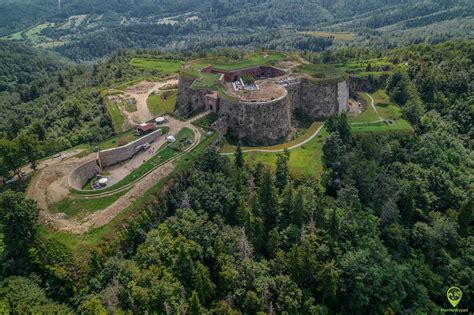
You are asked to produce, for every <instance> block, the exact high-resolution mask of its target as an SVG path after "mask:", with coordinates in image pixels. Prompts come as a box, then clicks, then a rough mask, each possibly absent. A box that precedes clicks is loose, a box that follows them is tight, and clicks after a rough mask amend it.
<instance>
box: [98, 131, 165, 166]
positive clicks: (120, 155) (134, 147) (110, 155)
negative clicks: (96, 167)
mask: <svg viewBox="0 0 474 315" xmlns="http://www.w3.org/2000/svg"><path fill="white" fill-rule="evenodd" d="M162 134H163V132H162V131H161V129H158V130H155V131H153V132H151V133H149V134H147V135H145V136H143V137H141V138H140V139H137V140H135V141H133V142H130V143H128V144H127V145H124V146H121V147H118V148H113V149H108V150H103V151H100V152H99V159H100V163H101V166H102V167H103V168H106V167H108V166H112V165H114V164H117V163H120V162H122V161H125V160H128V159H131V158H132V157H133V156H134V155H135V154H137V153H138V152H139V151H141V148H140V146H142V145H144V144H145V143H150V142H153V141H155V140H156V139H157V138H158V137H159V136H161V135H162Z"/></svg>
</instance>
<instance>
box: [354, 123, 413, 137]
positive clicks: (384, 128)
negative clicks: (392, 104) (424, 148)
mask: <svg viewBox="0 0 474 315" xmlns="http://www.w3.org/2000/svg"><path fill="white" fill-rule="evenodd" d="M351 129H352V133H354V134H357V133H363V132H374V133H388V132H402V133H411V132H413V127H412V126H411V125H410V123H409V122H408V121H406V120H404V119H399V120H396V121H394V122H393V124H387V123H385V122H383V121H381V122H377V123H364V124H358V125H351Z"/></svg>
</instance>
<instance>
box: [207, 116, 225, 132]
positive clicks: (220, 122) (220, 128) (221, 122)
mask: <svg viewBox="0 0 474 315" xmlns="http://www.w3.org/2000/svg"><path fill="white" fill-rule="evenodd" d="M211 127H212V128H214V129H215V130H216V131H217V132H218V133H219V134H220V135H221V136H223V135H225V134H226V133H227V118H226V116H221V117H219V118H218V119H217V120H216V121H215V122H214V123H213V124H212V125H211Z"/></svg>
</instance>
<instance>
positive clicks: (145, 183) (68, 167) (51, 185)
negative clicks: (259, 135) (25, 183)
mask: <svg viewBox="0 0 474 315" xmlns="http://www.w3.org/2000/svg"><path fill="white" fill-rule="evenodd" d="M205 115H207V113H203V114H201V115H198V116H196V117H194V118H192V119H190V120H188V121H181V120H178V119H175V118H173V117H167V119H168V123H167V124H165V126H168V127H169V128H170V132H169V134H172V135H176V134H177V133H178V132H179V131H180V130H181V129H183V128H189V129H190V130H192V131H193V132H194V142H193V143H192V144H191V146H190V147H189V148H187V149H186V150H185V151H184V152H183V153H180V154H179V155H177V156H175V157H174V158H172V159H171V160H170V161H168V162H166V163H165V164H163V165H161V166H159V167H158V168H156V169H154V170H153V171H151V172H150V173H148V174H146V175H145V176H143V177H142V178H140V179H139V180H138V181H136V182H134V183H133V184H132V185H130V186H129V188H128V189H130V190H129V191H128V192H127V193H125V195H123V196H122V197H121V198H119V199H117V200H116V201H115V202H114V203H113V204H111V205H110V206H108V207H107V208H105V209H103V210H101V211H98V212H95V213H91V214H89V215H88V216H86V217H85V218H83V219H82V220H75V219H65V218H64V217H62V216H61V215H58V214H53V213H50V212H49V211H48V204H51V203H54V202H58V201H60V200H62V199H64V198H67V197H68V196H70V195H69V186H68V184H67V179H68V176H69V174H70V173H71V172H72V171H73V170H74V169H75V168H76V167H78V166H79V165H81V164H82V163H84V162H87V161H89V160H91V159H93V158H95V153H94V154H91V155H88V156H86V157H84V158H81V159H78V158H71V159H70V160H67V161H63V162H61V163H56V164H54V165H50V166H49V167H48V166H47V167H45V168H44V169H42V170H41V171H40V172H38V173H37V174H36V175H35V177H34V178H33V180H32V182H31V184H30V187H29V188H28V192H27V197H28V198H31V199H34V200H36V201H37V202H38V206H39V207H40V208H41V209H42V211H41V213H40V215H41V219H42V220H43V222H45V223H47V224H48V225H50V226H52V227H54V228H55V229H57V230H60V231H64V232H69V233H74V234H82V233H86V232H87V231H89V230H90V229H91V228H94V227H100V226H102V225H105V224H107V223H109V222H110V221H111V220H112V219H113V218H115V217H116V216H117V215H118V214H119V213H120V212H122V211H123V210H124V209H126V208H127V207H129V206H130V205H131V204H132V203H133V202H134V201H135V200H136V199H137V198H140V197H141V196H142V195H143V194H144V193H145V192H146V191H147V190H149V189H150V187H152V186H153V185H154V184H155V183H156V182H158V181H159V180H160V179H162V178H163V177H166V176H168V175H169V174H170V173H171V172H172V171H173V169H174V167H175V163H176V161H177V160H178V159H179V158H180V157H181V156H182V155H183V154H185V153H186V152H189V151H191V150H193V149H194V148H195V147H196V146H197V145H198V144H199V142H200V140H201V133H200V132H199V130H198V129H197V128H196V127H195V126H194V125H192V122H193V121H195V120H197V119H200V118H201V117H203V116H205ZM120 190H122V189H120ZM104 194H107V195H110V192H107V193H104ZM100 196H101V195H94V196H93V197H100ZM84 198H87V197H84Z"/></svg>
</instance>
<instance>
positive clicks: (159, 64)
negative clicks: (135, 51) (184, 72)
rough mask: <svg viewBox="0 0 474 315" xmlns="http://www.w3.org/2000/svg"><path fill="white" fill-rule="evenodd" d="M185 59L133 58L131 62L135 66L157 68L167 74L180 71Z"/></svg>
mask: <svg viewBox="0 0 474 315" xmlns="http://www.w3.org/2000/svg"><path fill="white" fill-rule="evenodd" d="M183 63H184V61H181V60H166V59H153V58H140V57H138V58H132V60H130V64H131V65H132V66H134V67H138V68H143V69H150V70H157V71H161V72H164V73H167V74H173V73H178V72H179V69H180V68H181V66H182V65H183Z"/></svg>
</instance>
